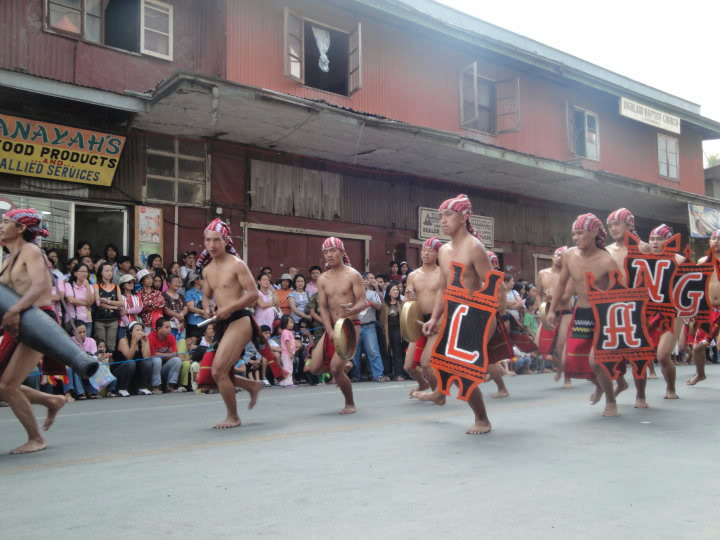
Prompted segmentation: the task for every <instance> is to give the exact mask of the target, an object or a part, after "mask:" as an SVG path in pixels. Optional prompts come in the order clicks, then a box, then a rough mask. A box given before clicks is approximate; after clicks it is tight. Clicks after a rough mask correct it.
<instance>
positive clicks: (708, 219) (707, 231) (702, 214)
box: [688, 204, 720, 238]
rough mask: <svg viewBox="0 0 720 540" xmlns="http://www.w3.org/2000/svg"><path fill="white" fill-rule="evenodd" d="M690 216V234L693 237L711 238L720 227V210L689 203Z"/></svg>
mask: <svg viewBox="0 0 720 540" xmlns="http://www.w3.org/2000/svg"><path fill="white" fill-rule="evenodd" d="M688 214H689V217H690V236H692V237H693V238H710V235H712V233H713V232H714V231H716V230H718V229H720V210H718V209H717V208H710V207H708V206H700V205H697V204H688Z"/></svg>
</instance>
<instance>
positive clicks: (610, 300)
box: [585, 270, 655, 379]
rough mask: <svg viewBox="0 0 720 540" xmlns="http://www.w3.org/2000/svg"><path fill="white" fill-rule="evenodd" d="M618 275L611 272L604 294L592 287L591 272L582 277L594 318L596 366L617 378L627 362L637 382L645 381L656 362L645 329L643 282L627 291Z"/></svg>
mask: <svg viewBox="0 0 720 540" xmlns="http://www.w3.org/2000/svg"><path fill="white" fill-rule="evenodd" d="M619 277H620V272H619V271H617V270H613V271H612V272H610V287H608V289H607V290H606V291H603V290H600V289H598V288H596V287H595V276H594V275H593V274H592V272H588V273H586V274H585V284H586V285H587V296H588V301H589V302H590V305H591V306H592V310H593V315H594V316H595V330H596V331H595V341H594V344H593V348H594V350H595V353H594V358H595V362H596V363H597V364H598V365H599V366H602V368H603V369H604V370H605V371H606V372H607V374H608V376H609V377H610V378H611V379H617V378H618V377H619V376H620V373H622V371H621V369H620V368H621V366H622V365H624V363H625V362H626V361H627V362H630V363H631V364H632V366H633V375H634V376H635V378H636V379H642V378H644V377H645V370H646V368H647V366H648V364H649V363H650V362H653V361H654V360H655V348H654V347H653V346H652V342H651V341H650V337H649V334H648V329H647V325H646V322H645V321H646V317H647V313H646V309H647V303H648V299H649V295H648V291H647V288H646V287H645V286H644V284H643V282H642V280H641V281H640V282H639V285H640V286H639V287H633V288H628V287H625V286H624V285H621V284H620V283H619Z"/></svg>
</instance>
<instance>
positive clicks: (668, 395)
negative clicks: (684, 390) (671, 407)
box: [665, 390, 680, 399]
mask: <svg viewBox="0 0 720 540" xmlns="http://www.w3.org/2000/svg"><path fill="white" fill-rule="evenodd" d="M665 399H680V397H679V396H678V395H677V392H676V391H675V390H666V391H665Z"/></svg>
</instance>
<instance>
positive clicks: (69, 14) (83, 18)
mask: <svg viewBox="0 0 720 540" xmlns="http://www.w3.org/2000/svg"><path fill="white" fill-rule="evenodd" d="M46 1H47V9H46V12H47V28H48V29H49V30H52V31H53V32H58V33H60V34H64V35H67V36H71V37H75V38H77V39H82V40H85V41H90V42H93V43H101V44H103V45H107V46H109V47H115V48H117V49H123V50H125V51H131V52H137V53H142V54H147V55H151V56H156V57H158V58H164V59H166V60H172V58H173V7H172V6H171V5H170V4H167V3H165V2H160V1H159V0H46Z"/></svg>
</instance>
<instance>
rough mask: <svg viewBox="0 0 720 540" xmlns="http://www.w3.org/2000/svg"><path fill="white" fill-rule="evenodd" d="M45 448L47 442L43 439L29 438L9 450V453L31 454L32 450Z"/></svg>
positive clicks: (37, 450) (36, 450)
mask: <svg viewBox="0 0 720 540" xmlns="http://www.w3.org/2000/svg"><path fill="white" fill-rule="evenodd" d="M46 448H47V443H46V442H45V441H44V440H39V441H36V440H34V439H33V440H30V441H28V442H26V443H25V444H23V445H22V446H18V447H17V448H16V449H15V450H13V451H12V452H10V453H11V454H32V453H33V452H39V451H40V450H45V449H46Z"/></svg>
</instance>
